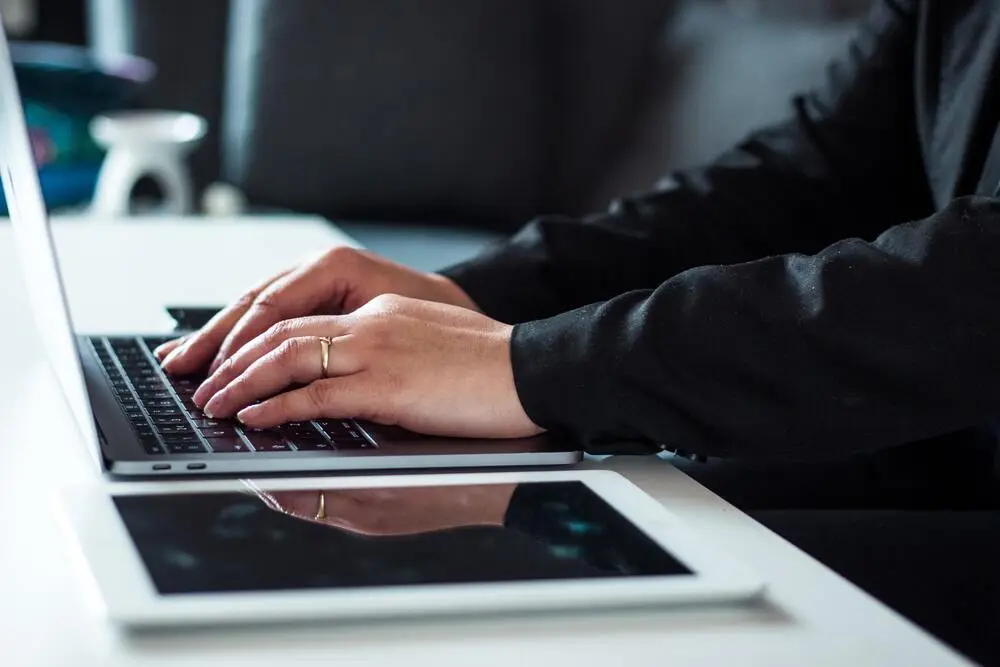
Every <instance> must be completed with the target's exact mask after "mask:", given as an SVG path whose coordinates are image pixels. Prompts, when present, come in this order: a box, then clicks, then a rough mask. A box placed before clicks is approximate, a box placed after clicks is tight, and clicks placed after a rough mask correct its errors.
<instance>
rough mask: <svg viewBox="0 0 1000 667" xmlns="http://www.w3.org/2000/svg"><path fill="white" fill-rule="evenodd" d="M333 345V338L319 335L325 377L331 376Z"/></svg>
mask: <svg viewBox="0 0 1000 667" xmlns="http://www.w3.org/2000/svg"><path fill="white" fill-rule="evenodd" d="M331 345H333V339H332V338H330V337H328V336H320V337H319V346H320V348H319V353H320V362H321V363H322V364H323V377H325V378H328V377H330V346H331Z"/></svg>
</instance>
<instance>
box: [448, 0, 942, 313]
mask: <svg viewBox="0 0 1000 667" xmlns="http://www.w3.org/2000/svg"><path fill="white" fill-rule="evenodd" d="M915 5H916V0H880V1H879V2H877V3H876V6H875V7H874V8H873V11H872V14H871V16H870V17H869V18H868V20H867V21H866V22H865V24H864V26H863V27H862V29H861V30H860V31H859V33H858V34H857V36H856V38H855V39H854V40H853V43H852V44H851V45H850V47H849V49H848V52H847V55H846V56H845V57H844V58H842V59H841V60H839V61H836V62H834V63H833V64H831V66H830V67H829V74H828V77H827V81H826V83H825V85H823V86H822V87H820V88H819V89H818V90H817V91H815V92H811V93H809V94H805V95H801V96H798V97H796V98H795V99H794V102H793V114H792V116H791V117H790V119H789V120H788V121H787V122H784V123H782V124H780V125H777V126H774V127H769V128H765V129H762V130H760V131H758V132H756V133H753V134H752V135H750V136H749V137H748V138H747V139H746V141H744V142H743V143H742V144H740V145H739V146H737V147H736V148H734V149H733V150H731V151H729V152H728V153H726V154H724V155H722V156H720V157H719V158H718V159H717V160H715V161H714V162H713V163H711V164H709V165H708V166H706V167H704V168H701V169H694V170H690V171H685V172H680V173H676V174H673V175H671V176H670V177H668V178H666V179H664V180H663V181H662V182H661V183H660V184H658V186H657V187H656V188H655V189H654V190H653V191H652V192H649V193H646V194H643V195H639V196H635V197H627V198H623V199H621V200H619V201H617V202H615V203H614V204H613V205H612V207H611V209H610V210H609V211H608V212H607V213H602V214H596V215H593V216H590V217H588V218H586V219H584V220H572V219H568V218H561V217H556V216H549V217H543V218H540V219H538V220H536V221H534V222H532V223H531V224H529V225H528V226H527V227H525V228H524V229H523V230H522V231H521V232H520V233H518V234H517V235H516V236H515V237H514V238H512V239H511V240H510V241H508V242H506V243H504V244H502V245H499V246H497V247H495V248H493V249H491V250H490V251H488V252H486V253H485V254H483V255H481V256H479V257H477V258H475V259H473V260H471V261H469V262H466V263H464V264H461V265H458V266H454V267H451V268H449V269H447V270H445V271H442V273H443V274H445V275H447V276H449V277H450V278H452V279H453V280H455V281H456V282H457V283H458V284H459V285H460V286H461V287H462V288H463V289H465V291H466V292H468V294H469V295H470V296H471V297H472V298H473V300H474V301H476V303H477V304H478V305H479V307H480V308H481V309H482V310H483V311H484V312H485V313H487V314H488V315H490V316H492V317H494V318H496V319H499V320H501V321H504V322H508V323H517V322H526V321H529V320H533V319H540V318H545V317H549V316H551V315H555V314H557V313H560V312H564V311H567V310H570V309H573V308H576V307H579V306H582V305H586V304H589V303H594V302H598V301H603V300H606V299H609V298H611V297H613V296H616V295H619V294H622V293H624V292H627V291H629V290H635V289H652V288H655V287H656V286H658V285H659V284H661V283H662V282H663V281H665V280H667V279H668V278H670V277H672V276H674V275H676V274H678V273H680V272H682V271H684V270H686V269H689V268H692V267H696V266H703V265H710V264H732V263H739V262H745V261H748V260H751V259H756V258H760V257H766V256H770V255H777V254H782V253H790V252H801V253H807V254H811V253H815V252H818V251H819V250H821V249H822V248H824V247H826V246H827V245H829V244H830V243H833V242H834V241H836V240H838V239H842V238H847V237H851V236H856V237H862V238H872V237H874V236H876V235H877V234H879V233H880V232H882V231H884V230H885V228H886V227H888V226H889V225H890V224H892V223H893V222H899V221H904V220H914V219H917V218H920V217H923V216H926V215H929V214H930V213H931V212H932V204H931V199H930V194H929V191H928V188H927V185H926V182H925V179H924V176H923V171H922V167H921V164H922V162H921V156H920V150H919V146H918V142H917V130H916V120H915V118H916V114H915V113H914V108H915V102H914V99H915V96H914V77H913V71H914V53H915V42H916V32H917V30H916V17H915V13H916V12H915ZM887 221H890V222H888V223H887Z"/></svg>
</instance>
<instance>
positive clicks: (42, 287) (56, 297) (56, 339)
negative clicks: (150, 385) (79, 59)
mask: <svg viewBox="0 0 1000 667" xmlns="http://www.w3.org/2000/svg"><path fill="white" fill-rule="evenodd" d="M0 176H2V180H3V191H4V196H5V198H6V201H7V208H8V211H9V215H10V219H11V223H12V224H13V227H14V238H15V239H16V242H17V245H18V256H19V258H20V262H21V268H22V270H23V272H24V279H25V283H26V285H27V288H28V297H29V299H30V301H31V308H32V311H33V312H34V315H35V321H36V324H37V327H38V334H39V336H40V337H41V341H42V344H43V345H44V346H45V352H46V355H47V357H48V359H49V362H50V363H51V364H52V367H53V370H54V371H55V374H56V376H57V377H58V379H59V383H60V384H61V385H62V389H63V392H64V394H65V396H66V399H67V401H68V402H69V405H70V408H71V409H72V411H73V415H74V417H75V418H76V421H77V422H78V424H79V427H80V430H81V433H82V434H83V436H84V438H86V440H87V442H88V444H92V445H93V450H94V452H95V453H97V452H98V451H99V449H98V446H99V445H98V439H97V430H96V427H95V426H94V417H93V413H92V412H91V409H90V401H89V399H88V396H87V389H86V384H85V383H84V378H83V370H82V368H81V365H80V359H79V356H78V350H77V347H76V339H75V337H74V336H73V326H72V322H71V320H70V314H69V309H68V307H67V303H66V295H65V291H64V289H63V283H62V277H61V276H60V274H59V265H58V263H57V261H56V251H55V246H54V244H53V241H52V233H51V230H50V229H49V223H48V217H47V213H46V210H45V202H44V200H43V198H42V190H41V186H40V184H39V179H38V171H37V166H36V163H35V159H34V157H33V154H32V152H31V143H30V140H29V138H28V128H27V125H26V123H25V119H24V109H23V107H22V101H21V95H20V92H19V91H18V87H17V80H16V79H15V76H14V65H13V61H12V59H11V54H10V47H9V46H8V43H7V36H6V34H5V33H4V30H3V27H2V25H0Z"/></svg>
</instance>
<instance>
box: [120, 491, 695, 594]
mask: <svg viewBox="0 0 1000 667" xmlns="http://www.w3.org/2000/svg"><path fill="white" fill-rule="evenodd" d="M114 503H115V506H116V507H117V509H118V512H119V514H120V515H121V517H122V520H123V521H124V523H125V526H126V528H127V530H128V532H129V534H130V536H131V538H132V541H133V543H134V544H135V546H136V548H137V550H138V551H139V554H140V556H141V558H142V560H143V562H144V563H145V566H146V568H147V570H148V572H149V574H150V576H151V578H152V580H153V582H154V585H155V586H156V588H157V590H158V591H159V592H160V593H161V594H164V595H169V594H178V593H205V592H235V591H262V590H288V589H307V588H346V587H358V586H398V585H408V584H446V583H460V582H462V583H467V582H497V581H517V580H531V579H534V580H538V579H572V578H593V577H621V576H642V575H684V574H691V571H690V570H689V569H688V568H686V567H685V566H684V565H683V564H681V563H680V562H679V561H677V560H676V559H675V558H674V557H673V556H671V555H670V554H668V553H667V552H665V551H664V550H663V549H662V548H661V547H660V546H659V545H657V544H655V543H654V542H653V541H652V540H650V539H649V538H648V537H647V536H646V535H645V534H644V533H643V532H642V531H640V530H639V529H638V528H636V527H635V526H633V525H632V524H631V522H629V521H628V520H626V519H625V518H624V517H622V516H621V515H620V514H619V513H618V512H617V511H616V510H614V509H613V508H612V507H611V506H610V505H608V504H607V503H606V502H605V501H604V500H603V499H601V497H600V496H598V495H597V494H595V493H594V492H593V491H591V490H590V489H589V488H588V487H587V486H586V485H585V484H583V483H580V482H538V483H522V484H481V485H466V486H428V487H403V488H388V487H387V488H369V489H327V490H319V489H316V490H310V491H272V492H264V491H259V490H253V491H248V492H246V493H196V494H180V495H137V496H115V497H114Z"/></svg>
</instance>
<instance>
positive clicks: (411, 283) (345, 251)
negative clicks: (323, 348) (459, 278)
mask: <svg viewBox="0 0 1000 667" xmlns="http://www.w3.org/2000/svg"><path fill="white" fill-rule="evenodd" d="M380 294H400V295H403V296H408V297H413V298H416V299H423V300H425V301H435V302H438V303H448V304H452V305H455V306H460V307H462V308H468V309H471V310H477V309H476V304H475V303H474V302H473V301H472V299H470V298H469V296H468V295H467V294H466V293H465V292H464V291H463V290H462V288H460V287H459V286H458V285H456V284H455V283H454V282H452V281H451V280H449V279H447V278H445V277H444V276H439V275H436V274H431V273H421V272H419V271H414V270H412V269H409V268H407V267H405V266H402V265H400V264H396V263H395V262H390V261H389V260H387V259H384V258H381V257H378V256H376V255H373V254H371V253H368V252H365V251H361V250H355V249H353V248H346V247H345V248H334V249H333V250H330V251H328V252H326V253H324V254H323V255H322V256H320V257H319V258H317V259H316V260H314V261H311V262H307V263H306V264H303V265H302V266H299V267H297V268H294V269H290V270H288V271H284V272H282V273H279V274H278V275H276V276H273V277H271V278H269V279H268V280H266V281H264V282H263V283H261V284H259V285H257V286H256V287H254V288H253V289H251V290H250V291H249V292H247V293H246V294H244V295H243V296H242V297H240V298H239V299H237V300H236V302H235V303H233V304H232V305H230V306H229V307H228V308H226V309H225V310H223V311H222V312H220V313H219V314H218V315H216V316H215V317H214V318H212V320H211V321H210V322H209V323H208V324H207V325H205V326H204V327H203V328H202V329H201V330H200V331H198V332H196V333H194V334H191V335H190V336H187V337H185V338H183V339H179V340H175V341H170V342H169V343H165V344H164V345H162V346H160V347H158V348H157V349H156V351H155V354H156V357H157V358H158V359H160V360H161V362H162V363H163V368H164V370H166V371H167V372H169V373H174V374H177V375H185V374H190V373H196V372H199V371H204V370H205V369H208V371H209V372H210V373H211V372H214V371H215V370H216V369H217V368H218V367H219V365H220V364H221V363H222V362H223V361H224V360H225V359H227V358H228V357H229V356H230V355H232V354H233V353H234V352H236V350H238V349H240V348H241V347H243V346H244V345H246V344H247V343H248V342H250V341H251V340H252V339H253V338H255V337H256V336H258V335H260V334H261V333H263V332H264V331H267V329H268V328H269V327H271V326H273V325H275V324H277V323H278V322H281V321H282V320H287V319H291V318H295V317H303V316H306V315H317V314H323V315H339V314H343V313H350V312H352V311H354V310H356V309H358V308H360V307H361V306H363V305H364V304H366V303H368V302H369V301H371V300H372V299H373V298H374V297H376V296H378V295H380Z"/></svg>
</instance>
